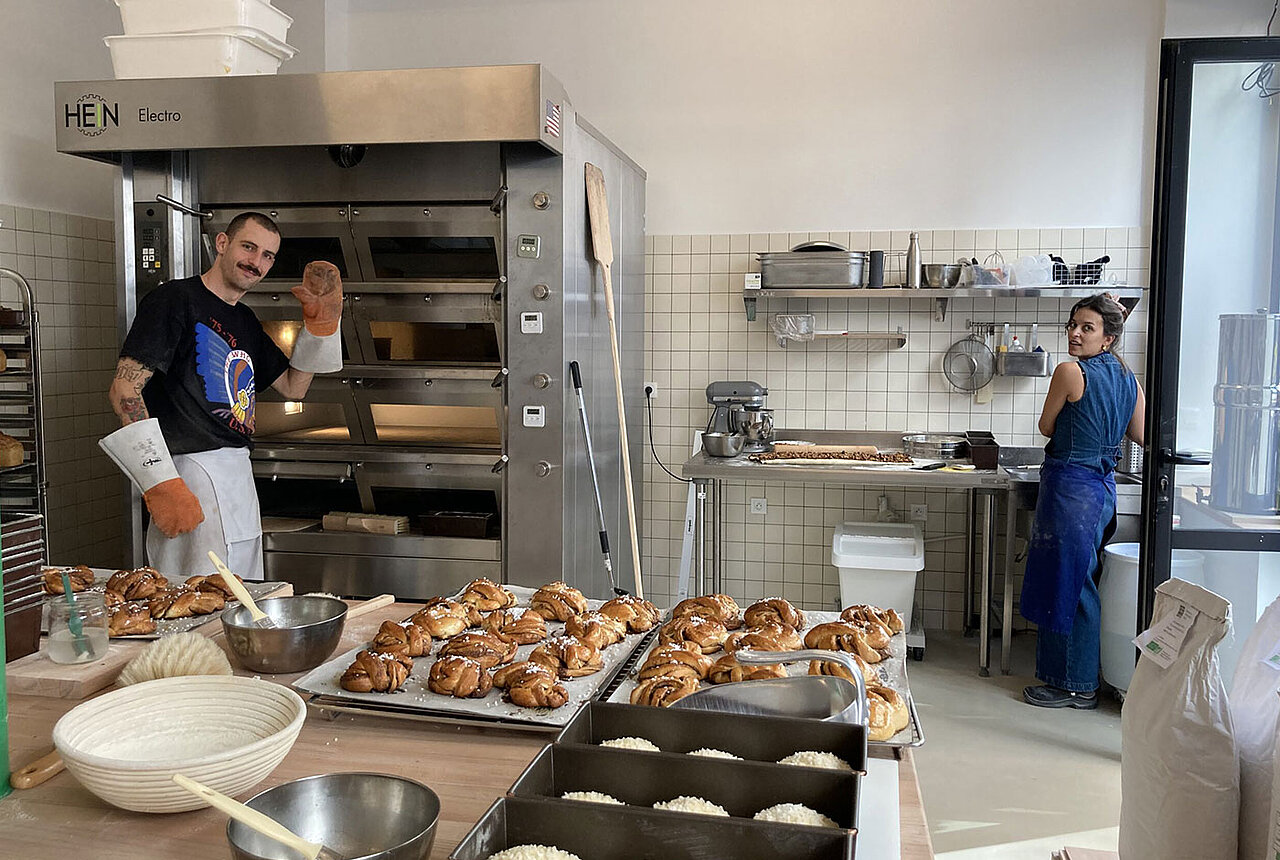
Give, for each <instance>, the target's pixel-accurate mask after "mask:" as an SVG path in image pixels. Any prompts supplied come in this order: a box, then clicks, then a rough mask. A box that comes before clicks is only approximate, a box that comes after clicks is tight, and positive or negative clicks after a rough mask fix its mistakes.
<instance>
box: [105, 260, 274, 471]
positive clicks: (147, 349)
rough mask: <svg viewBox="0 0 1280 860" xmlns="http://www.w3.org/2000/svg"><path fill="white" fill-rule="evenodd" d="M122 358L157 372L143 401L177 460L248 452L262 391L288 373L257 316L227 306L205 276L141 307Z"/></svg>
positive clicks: (156, 294) (173, 284)
mask: <svg viewBox="0 0 1280 860" xmlns="http://www.w3.org/2000/svg"><path fill="white" fill-rule="evenodd" d="M120 356H121V357H122V358H125V357H127V358H132V359H133V360H134V361H137V362H139V363H140V364H142V365H143V366H145V367H148V368H150V369H151V370H153V371H155V375H154V376H153V377H151V380H150V381H149V382H148V383H147V387H146V388H144V389H143V390H142V397H143V400H145V401H146V404H147V411H148V412H150V413H151V416H152V417H153V418H158V419H159V420H160V429H161V430H163V431H164V440H165V443H166V444H168V446H169V451H170V453H173V454H191V453H195V452H197V451H211V450H213V449H215V448H245V447H249V446H250V444H251V442H250V437H252V435H253V425H254V407H255V405H256V402H257V390H258V388H265V387H270V386H271V384H272V383H274V382H275V381H276V380H277V379H279V378H280V375H281V374H282V373H284V372H285V370H286V369H287V368H288V367H289V359H288V358H286V357H285V355H284V353H283V352H281V351H280V348H279V347H278V346H276V345H275V342H274V341H272V340H271V338H269V337H268V336H267V334H266V332H264V331H263V330H262V324H261V323H259V322H258V317H257V316H256V315H255V314H254V313H253V311H252V310H250V309H249V308H247V307H245V306H244V305H243V304H239V303H237V304H234V305H229V304H227V303H226V302H224V301H223V300H222V299H220V298H218V297H217V296H216V295H214V294H213V293H212V292H210V291H209V289H208V288H207V287H205V285H204V282H203V281H201V280H200V278H199V277H198V276H197V277H193V278H183V279H181V280H178V281H170V282H169V283H167V284H164V285H163V286H161V287H159V288H157V289H156V290H154V291H153V292H151V293H149V294H147V296H145V297H144V298H143V299H142V301H140V302H138V313H137V316H136V317H135V318H134V320H133V327H132V328H131V329H129V334H128V336H127V337H126V338H125V339H124V346H123V347H121V349H120Z"/></svg>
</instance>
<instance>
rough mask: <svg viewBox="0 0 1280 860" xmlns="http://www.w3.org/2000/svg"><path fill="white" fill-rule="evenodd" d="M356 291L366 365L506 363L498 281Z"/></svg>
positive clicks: (353, 304) (356, 317)
mask: <svg viewBox="0 0 1280 860" xmlns="http://www.w3.org/2000/svg"><path fill="white" fill-rule="evenodd" d="M420 286H421V292H415V293H414V294H411V295H410V294H404V293H368V292H363V293H357V294H356V295H354V296H352V301H351V309H352V322H353V324H354V327H355V336H356V339H357V340H358V341H359V343H360V352H361V355H362V356H363V357H364V363H365V364H400V365H404V364H408V365H452V366H465V367H472V368H493V369H495V370H496V369H498V368H501V367H502V361H503V351H502V306H501V304H500V303H499V302H498V300H497V299H495V298H494V296H493V284H492V283H489V284H471V285H467V284H434V285H429V284H423V285H420Z"/></svg>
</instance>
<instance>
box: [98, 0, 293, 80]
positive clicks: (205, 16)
mask: <svg viewBox="0 0 1280 860" xmlns="http://www.w3.org/2000/svg"><path fill="white" fill-rule="evenodd" d="M116 5H117V6H119V7H120V18H121V20H122V22H123V23H124V35H123V36H107V37H106V38H105V39H104V40H103V41H105V42H106V43H107V48H108V49H110V51H111V65H112V67H113V68H114V69H115V73H116V77H117V78H207V77H220V76H222V75H274V74H275V73H276V72H277V71H279V70H280V64H281V63H283V62H284V61H285V60H288V59H289V58H291V57H292V56H293V55H294V54H295V53H297V51H296V50H295V49H294V48H292V47H290V46H289V45H287V44H285V41H284V40H285V35H286V34H287V33H288V31H289V26H290V25H291V24H292V23H293V19H292V18H290V17H289V16H288V15H286V14H285V13H283V12H281V11H280V10H279V9H277V8H276V7H274V6H272V5H271V3H270V0H116Z"/></svg>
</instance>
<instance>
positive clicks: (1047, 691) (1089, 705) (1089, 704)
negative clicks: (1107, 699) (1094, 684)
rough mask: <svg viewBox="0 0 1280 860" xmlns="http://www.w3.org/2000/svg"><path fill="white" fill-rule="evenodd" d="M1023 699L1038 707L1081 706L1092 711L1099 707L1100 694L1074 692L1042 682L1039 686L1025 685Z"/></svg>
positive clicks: (1081, 708) (1080, 707)
mask: <svg viewBox="0 0 1280 860" xmlns="http://www.w3.org/2000/svg"><path fill="white" fill-rule="evenodd" d="M1022 699H1023V701H1025V702H1026V703H1027V704H1028V705H1035V706H1036V707H1037V708H1079V709H1080V710H1082V711H1091V710H1093V709H1094V708H1096V707H1098V694H1097V693H1096V692H1093V693H1073V692H1071V691H1070V690H1059V689H1058V688H1057V687H1050V686H1049V685H1048V684H1042V685H1041V686H1039V687H1024V688H1023V689H1022Z"/></svg>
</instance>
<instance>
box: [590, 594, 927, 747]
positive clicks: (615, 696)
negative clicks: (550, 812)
mask: <svg viewBox="0 0 1280 860" xmlns="http://www.w3.org/2000/svg"><path fill="white" fill-rule="evenodd" d="M770 600H772V599H770ZM760 602H764V601H760ZM745 608H747V609H750V606H748V607H745ZM803 615H804V622H805V623H804V625H803V626H802V627H800V628H799V629H798V630H797V633H798V638H799V639H800V640H803V639H804V637H805V636H806V634H807V633H808V632H809V631H811V630H812V629H813V628H814V627H817V626H818V625H823V624H835V623H837V622H840V621H841V617H840V613H839V612H830V611H819V610H805V611H804V612H803ZM740 616H741V613H740ZM747 629H748V625H747V624H746V623H745V622H743V623H742V626H741V627H739V628H737V629H733V630H730V631H729V633H730V635H732V634H734V633H739V632H742V631H746V630H747ZM660 645H661V641H660V637H659V635H657V634H655V635H654V637H653V638H652V640H650V641H649V642H647V643H645V644H644V647H643V648H642V649H641V650H640V652H639V653H638V654H637V655H636V657H635V659H634V660H633V661H632V662H631V663H630V664H629V665H628V666H627V669H626V671H625V672H624V673H622V674H620V676H619V678H618V680H617V682H616V683H615V684H614V685H613V686H612V687H611V688H609V689H607V690H606V691H605V692H604V694H603V695H602V696H601V701H607V702H620V703H628V704H630V703H632V694H633V693H634V692H635V690H636V688H637V686H639V679H638V678H637V675H638V673H639V671H640V670H641V668H642V667H643V666H644V664H645V661H646V660H647V659H648V658H649V656H650V654H652V653H653V651H654V650H656V649H657V648H658V647H659V646H660ZM748 647H752V646H748ZM800 647H803V646H802V645H800V646H797V647H788V648H772V647H756V650H762V651H763V650H791V651H794V650H800ZM819 650H821V649H819ZM884 651H885V654H884V655H883V657H882V659H881V660H880V661H879V662H876V663H871V664H870V667H871V669H872V670H873V672H874V674H875V676H876V678H877V679H878V681H877V683H878V685H879V686H882V687H887V688H889V689H890V690H892V691H894V692H896V693H897V694H898V695H899V696H900V697H901V699H902V701H903V703H904V704H905V706H906V710H907V715H908V718H909V719H908V720H907V724H906V727H905V728H904V729H902V730H901V731H898V732H897V733H896V734H894V735H892V736H890V737H888V738H883V739H878V740H868V742H867V743H868V744H870V745H878V746H887V747H907V746H910V747H915V746H920V745H921V744H923V743H924V731H923V729H922V728H921V726H920V719H919V716H918V715H917V713H916V707H915V702H914V701H913V700H912V698H911V687H910V685H909V683H908V681H907V643H906V636H905V635H904V633H901V632H899V633H894V634H893V635H891V636H890V637H889V642H888V647H887V648H886V649H884ZM725 656H726V654H725V652H724V651H723V650H722V649H721V648H719V647H717V648H716V650H714V651H710V652H707V653H705V657H707V658H710V659H711V661H712V662H713V663H714V662H715V661H717V660H719V659H721V658H723V657H725ZM809 663H810V661H808V660H801V661H798V662H795V663H786V664H782V670H783V672H785V674H786V675H787V676H799V675H807V674H809ZM738 683H751V681H749V680H744V681H739V682H738ZM712 686H715V685H714V684H713V683H712V682H711V681H709V680H706V679H704V680H700V681H697V689H706V688H708V687H712ZM672 701H675V699H673V700H672Z"/></svg>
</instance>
